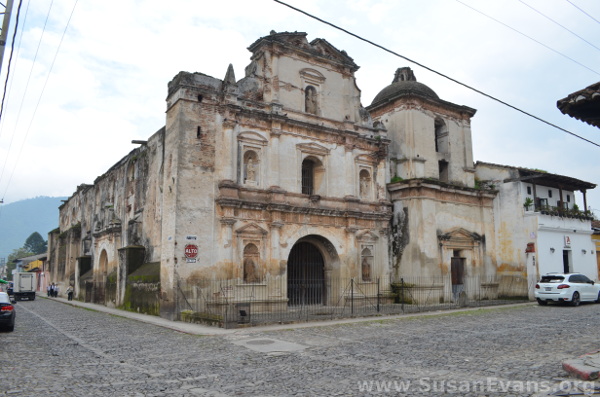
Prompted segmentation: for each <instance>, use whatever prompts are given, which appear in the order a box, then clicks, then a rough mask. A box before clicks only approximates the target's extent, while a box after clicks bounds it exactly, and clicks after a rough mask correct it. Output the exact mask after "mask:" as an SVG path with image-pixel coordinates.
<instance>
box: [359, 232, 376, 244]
mask: <svg viewBox="0 0 600 397" xmlns="http://www.w3.org/2000/svg"><path fill="white" fill-rule="evenodd" d="M356 239H357V240H359V241H361V242H369V241H370V242H373V241H377V240H378V239H379V236H378V235H377V234H375V233H374V232H373V231H371V230H364V231H362V232H358V233H356Z"/></svg>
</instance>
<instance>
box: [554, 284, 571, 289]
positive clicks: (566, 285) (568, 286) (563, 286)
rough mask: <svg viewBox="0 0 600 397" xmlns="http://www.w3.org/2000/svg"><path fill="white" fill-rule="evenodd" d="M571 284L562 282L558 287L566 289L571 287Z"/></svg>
mask: <svg viewBox="0 0 600 397" xmlns="http://www.w3.org/2000/svg"><path fill="white" fill-rule="evenodd" d="M570 287H571V286H570V285H569V284H561V285H559V286H558V287H556V289H565V288H570Z"/></svg>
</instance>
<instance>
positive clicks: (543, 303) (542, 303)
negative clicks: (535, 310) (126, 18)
mask: <svg viewBox="0 0 600 397" xmlns="http://www.w3.org/2000/svg"><path fill="white" fill-rule="evenodd" d="M537 302H538V305H540V306H547V305H548V301H545V300H542V299H540V298H538V300H537Z"/></svg>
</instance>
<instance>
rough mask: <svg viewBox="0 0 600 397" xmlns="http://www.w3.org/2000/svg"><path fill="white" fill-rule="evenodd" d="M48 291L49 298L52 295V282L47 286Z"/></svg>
mask: <svg viewBox="0 0 600 397" xmlns="http://www.w3.org/2000/svg"><path fill="white" fill-rule="evenodd" d="M46 293H47V294H48V298H50V296H52V284H48V286H47V287H46Z"/></svg>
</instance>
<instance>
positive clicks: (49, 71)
mask: <svg viewBox="0 0 600 397" xmlns="http://www.w3.org/2000/svg"><path fill="white" fill-rule="evenodd" d="M78 1H79V0H75V4H73V9H72V10H71V14H70V15H69V19H68V20H67V24H66V25H65V29H64V30H63V33H62V36H61V37H60V41H59V43H58V47H57V48H56V52H55V53H54V58H53V59H52V63H51V64H50V69H49V70H48V75H47V76H46V80H45V81H44V86H43V87H42V91H41V92H40V96H39V98H38V101H37V103H36V105H35V108H34V110H33V115H32V116H31V121H30V122H29V126H28V127H27V131H26V133H25V137H24V138H23V143H22V144H21V149H20V150H19V154H18V155H17V159H16V160H15V165H14V167H13V170H12V172H11V174H10V178H9V180H8V183H7V185H6V189H5V190H4V195H5V194H6V191H7V190H8V187H9V186H10V182H11V181H12V177H13V175H14V173H15V169H16V168H17V164H18V162H19V158H20V157H21V152H22V151H23V147H24V146H25V142H26V141H27V136H28V135H29V131H30V130H31V125H32V124H33V120H34V119H35V115H36V113H37V110H38V107H39V106H40V102H41V101H42V97H43V96H44V91H45V90H46V85H47V84H48V80H49V79H50V75H51V74H52V69H54V63H55V62H56V58H57V57H58V53H59V52H60V48H61V46H62V42H63V40H64V38H65V35H66V33H67V28H68V27H69V24H70V23H71V18H72V17H73V13H74V12H75V7H76V6H77V2H78ZM4 195H2V196H1V197H4Z"/></svg>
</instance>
